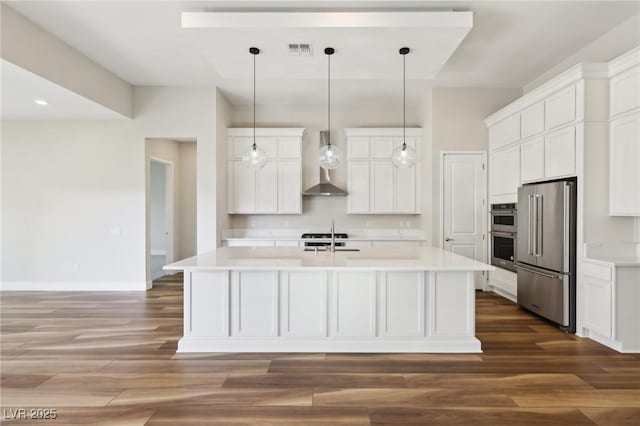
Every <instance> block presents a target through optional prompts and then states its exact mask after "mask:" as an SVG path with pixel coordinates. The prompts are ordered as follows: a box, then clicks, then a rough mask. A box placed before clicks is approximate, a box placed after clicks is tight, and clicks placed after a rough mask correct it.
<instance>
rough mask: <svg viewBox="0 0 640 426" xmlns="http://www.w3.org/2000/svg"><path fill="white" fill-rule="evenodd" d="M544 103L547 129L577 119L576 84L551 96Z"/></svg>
mask: <svg viewBox="0 0 640 426" xmlns="http://www.w3.org/2000/svg"><path fill="white" fill-rule="evenodd" d="M544 103H545V105H544V123H545V129H547V130H548V129H553V128H554V127H557V126H561V125H563V124H566V123H570V122H572V121H573V120H575V119H576V87H575V86H571V87H568V88H567V89H564V90H563V91H561V92H559V93H556V94H555V95H553V96H550V97H549V98H547V99H546V100H545V102H544Z"/></svg>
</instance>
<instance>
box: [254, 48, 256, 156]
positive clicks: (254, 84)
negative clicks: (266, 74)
mask: <svg viewBox="0 0 640 426" xmlns="http://www.w3.org/2000/svg"><path fill="white" fill-rule="evenodd" d="M253 150H254V151H255V150H256V55H255V54H254V55H253Z"/></svg>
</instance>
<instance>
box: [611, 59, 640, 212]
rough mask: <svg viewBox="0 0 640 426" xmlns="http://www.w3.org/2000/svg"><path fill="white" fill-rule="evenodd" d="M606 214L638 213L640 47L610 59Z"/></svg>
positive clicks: (639, 194) (639, 185)
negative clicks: (607, 209) (607, 198)
mask: <svg viewBox="0 0 640 426" xmlns="http://www.w3.org/2000/svg"><path fill="white" fill-rule="evenodd" d="M609 74H610V75H611V80H610V82H609V93H610V95H611V101H610V111H609V112H610V122H609V214H610V215H612V216H640V47H636V48H635V49H632V50H631V51H629V52H627V53H625V54H624V55H621V56H620V57H618V58H616V59H614V60H613V61H611V62H609Z"/></svg>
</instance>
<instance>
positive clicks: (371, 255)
mask: <svg viewBox="0 0 640 426" xmlns="http://www.w3.org/2000/svg"><path fill="white" fill-rule="evenodd" d="M164 269H165V270H169V271H192V272H193V271H216V270H245V271H248V270H286V271H293V270H376V271H437V272H443V271H490V270H493V269H495V268H494V267H493V266H491V265H488V264H486V263H482V262H478V261H475V260H473V259H469V258H467V257H464V256H460V255H457V254H454V253H451V252H448V251H445V250H442V249H440V248H438V247H411V248H396V249H389V248H385V247H372V248H364V249H362V250H360V251H337V252H334V253H332V252H328V251H326V252H324V251H319V252H317V253H316V252H314V251H304V250H303V249H302V248H299V247H221V248H218V249H216V250H213V251H210V252H208V253H203V254H200V255H197V256H193V257H190V258H187V259H184V260H181V261H179V262H175V263H172V264H169V265H166V266H165V267H164Z"/></svg>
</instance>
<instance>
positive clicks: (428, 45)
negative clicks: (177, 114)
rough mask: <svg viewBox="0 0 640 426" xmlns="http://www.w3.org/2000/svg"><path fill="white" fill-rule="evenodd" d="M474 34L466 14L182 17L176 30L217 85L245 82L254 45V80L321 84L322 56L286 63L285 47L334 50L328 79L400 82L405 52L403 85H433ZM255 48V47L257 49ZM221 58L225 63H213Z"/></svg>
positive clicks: (186, 14) (213, 14) (289, 57)
mask: <svg viewBox="0 0 640 426" xmlns="http://www.w3.org/2000/svg"><path fill="white" fill-rule="evenodd" d="M472 26H473V12H451V11H437V12H354V13H351V12H331V13H330V12H306V13H305V12H269V13H256V12H250V13H245V12H221V13H219V12H183V13H182V28H183V29H185V30H186V31H188V32H189V33H190V34H191V35H192V36H193V40H194V42H195V43H197V44H198V46H199V48H200V50H201V53H202V55H203V56H204V57H205V58H206V59H207V60H208V61H209V62H210V63H212V64H215V68H216V71H217V72H218V74H220V76H221V77H222V78H225V79H231V78H249V77H250V76H251V67H248V66H247V64H248V55H247V46H249V45H253V44H256V45H257V46H258V47H259V48H260V50H261V52H262V53H263V55H261V57H260V58H258V59H259V67H260V78H261V79H280V78H282V76H287V78H291V79H320V78H323V77H324V76H325V75H326V67H327V65H326V58H325V57H324V55H322V54H315V55H311V56H304V57H303V56H295V55H294V56H292V55H290V53H289V45H290V44H291V41H292V40H296V41H300V42H304V43H305V44H310V45H313V46H315V47H316V49H315V50H316V52H321V51H322V49H324V48H325V47H327V46H331V47H333V48H335V49H336V55H335V58H334V60H333V61H332V63H331V77H332V78H334V79H355V78H357V79H393V80H396V79H398V77H399V75H400V74H399V64H400V61H399V60H397V59H398V48H399V47H401V46H410V47H411V51H412V52H411V58H410V60H411V67H410V68H409V70H408V73H407V77H408V78H415V79H431V78H434V77H435V76H436V75H437V74H438V72H439V71H440V69H441V68H442V67H443V65H444V64H445V63H446V61H447V60H448V59H449V57H450V56H451V55H452V54H453V52H454V51H455V50H456V49H457V48H458V46H459V45H460V43H461V42H462V40H463V39H464V38H465V37H466V35H467V34H468V33H469V31H470V30H471V28H472ZM258 40H259V41H258ZM219 58H225V60H219Z"/></svg>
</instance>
